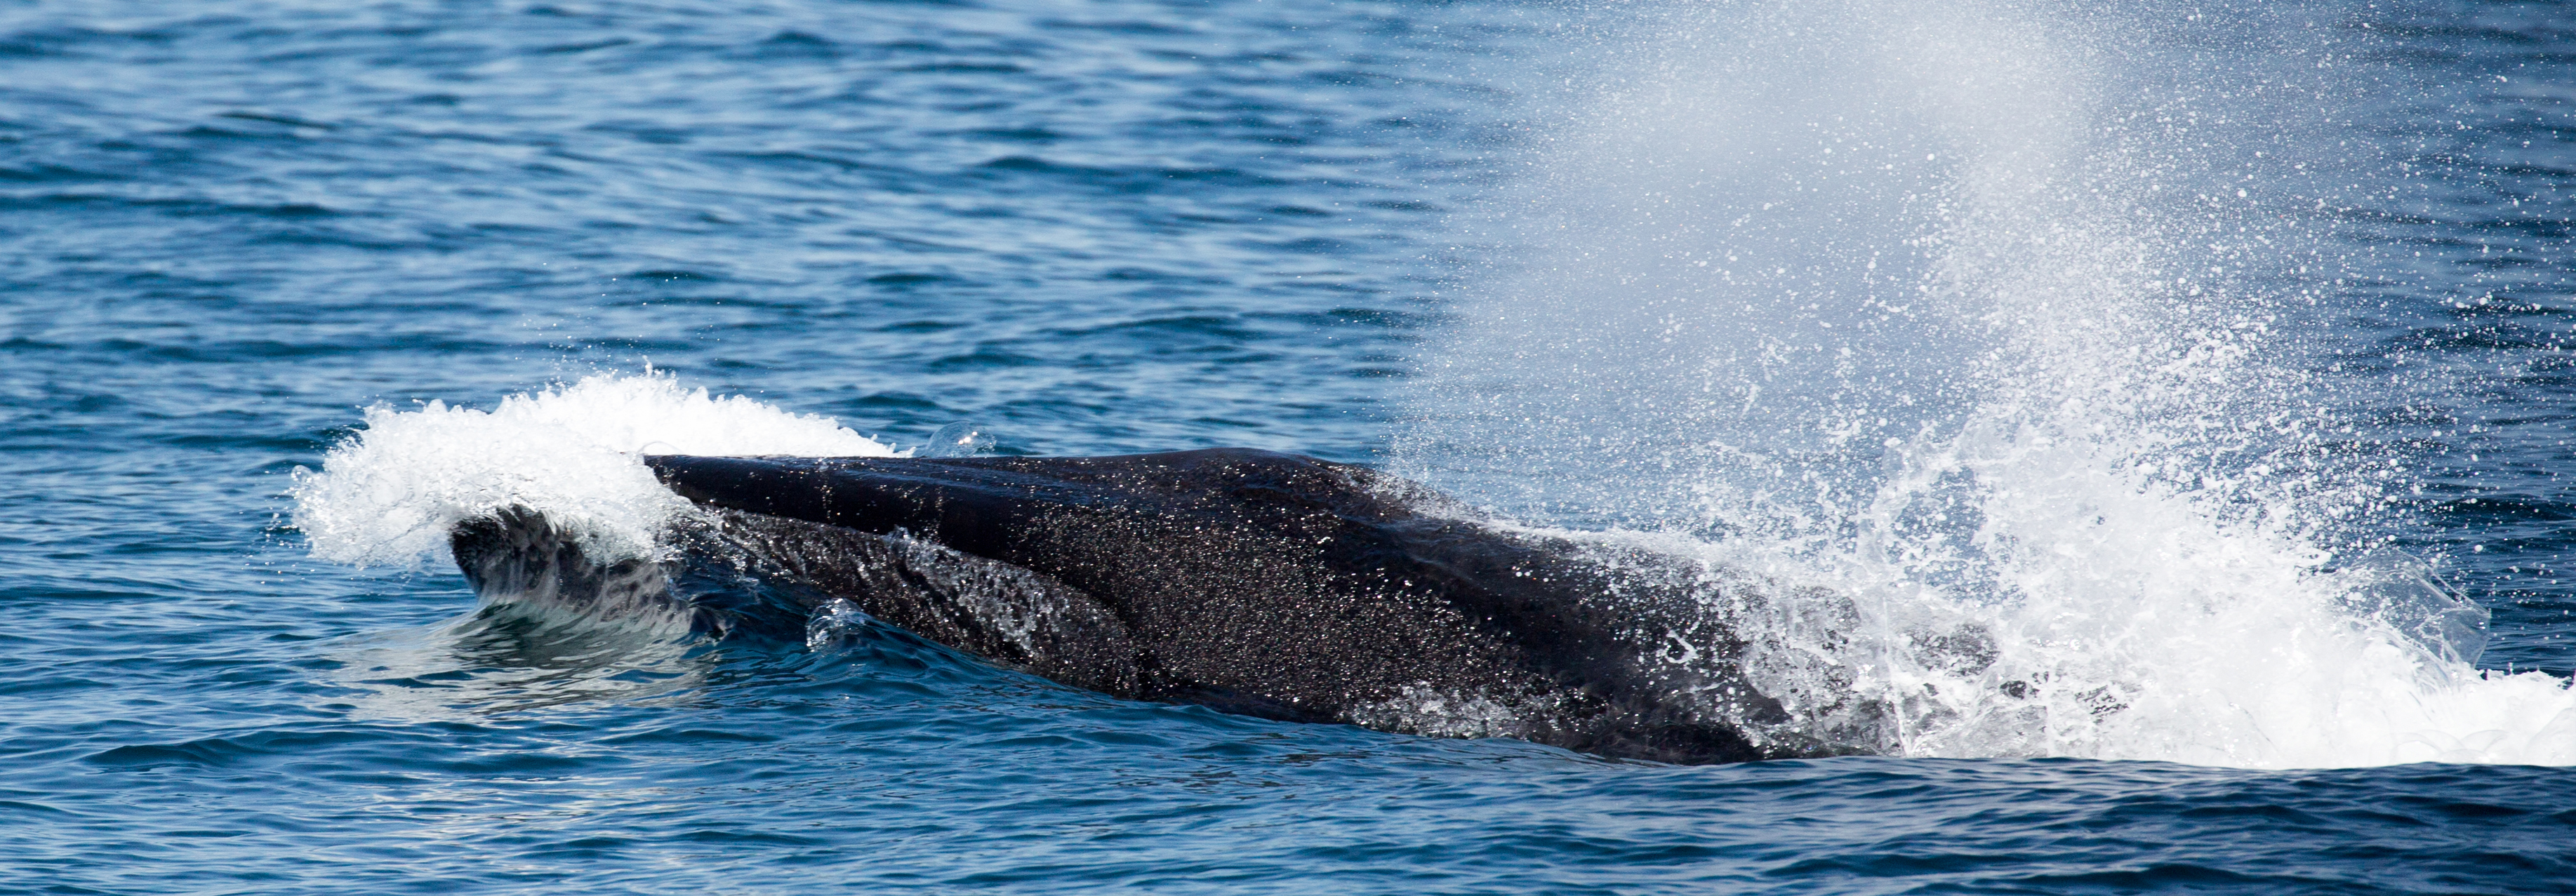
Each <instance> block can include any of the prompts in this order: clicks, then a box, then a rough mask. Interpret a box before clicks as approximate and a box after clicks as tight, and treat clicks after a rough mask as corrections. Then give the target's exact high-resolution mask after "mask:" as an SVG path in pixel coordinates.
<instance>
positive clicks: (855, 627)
mask: <svg viewBox="0 0 2576 896" xmlns="http://www.w3.org/2000/svg"><path fill="white" fill-rule="evenodd" d="M875 622H876V617H873V616H870V615H868V614H867V611H865V610H861V609H859V605H858V604H854V603H851V602H849V601H848V600H846V599H844V598H838V597H835V598H833V599H832V600H831V602H829V603H826V604H824V605H822V606H819V607H816V608H814V615H813V616H811V617H808V618H807V619H806V620H805V649H807V650H810V651H813V652H815V653H823V652H826V651H833V650H843V649H847V648H848V647H849V646H850V645H851V644H853V643H855V642H856V641H857V640H858V638H859V635H860V634H861V632H863V631H865V630H866V629H867V627H868V626H869V625H871V624H873V623H875Z"/></svg>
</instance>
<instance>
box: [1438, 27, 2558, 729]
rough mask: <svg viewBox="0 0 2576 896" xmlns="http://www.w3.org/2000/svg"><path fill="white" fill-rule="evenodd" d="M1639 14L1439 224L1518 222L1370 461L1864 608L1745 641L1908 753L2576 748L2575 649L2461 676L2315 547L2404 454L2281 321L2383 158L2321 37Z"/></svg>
mask: <svg viewBox="0 0 2576 896" xmlns="http://www.w3.org/2000/svg"><path fill="white" fill-rule="evenodd" d="M1632 9H1633V12H1632V14H1633V15H1634V17H1635V19H1636V21H1635V22H1634V23H1633V26H1634V27H1633V28H1631V29H1630V30H1629V31H1628V32H1626V33H1620V34H1613V35H1610V36H1608V37H1605V38H1603V39H1602V42H1601V43H1600V44H1599V45H1598V46H1600V47H1603V48H1607V50H1608V54H1607V56H1606V57H1605V58H1604V59H1603V60H1602V61H1601V71H1600V72H1598V73H1597V74H1596V75H1594V76H1592V77H1591V78H1589V79H1588V83H1591V84H1594V85H1597V87H1598V89H1597V90H1594V91H1591V92H1588V93H1582V94H1581V95H1572V96H1568V97H1566V98H1565V99H1566V100H1567V103H1566V110H1565V112H1564V114H1563V116H1562V119H1561V121H1559V122H1558V123H1556V124H1554V125H1553V126H1547V127H1542V128H1541V133H1539V134H1538V136H1537V138H1536V139H1533V140H1532V141H1531V145H1532V146H1534V147H1536V149H1535V150H1534V151H1533V152H1532V157H1531V159H1530V162H1531V164H1530V167H1529V172H1530V174H1531V175H1532V176H1531V177H1530V178H1529V185H1528V186H1527V187H1525V188H1523V189H1522V192H1521V193H1519V194H1507V195H1504V196H1500V197H1498V198H1497V199H1496V200H1495V201H1494V203H1493V207H1494V208H1495V209H1496V210H1497V211H1498V212H1500V213H1498V214H1494V215H1492V216H1491V220H1489V221H1487V222H1484V223H1482V224H1479V223H1478V222H1475V221H1468V222H1465V224H1466V226H1468V227H1469V228H1470V229H1471V230H1473V229H1476V228H1479V227H1481V228H1482V230H1483V232H1482V233H1481V234H1479V235H1478V238H1479V239H1482V240H1487V241H1490V242H1493V243H1496V244H1500V245H1505V246H1509V247H1511V251H1510V252H1509V253H1507V254H1506V255H1505V256H1504V257H1502V258H1501V259H1500V260H1498V261H1497V263H1496V265H1495V267H1494V270H1493V271H1491V272H1489V274H1488V275H1487V276H1486V277H1484V278H1482V280H1481V282H1478V283H1476V284H1475V285H1474V287H1473V288H1472V290H1471V294H1470V295H1467V296H1465V297H1463V298H1462V300H1461V301H1460V302H1459V303H1458V309H1459V312H1460V316H1461V318H1462V319H1463V320H1464V321H1466V324H1467V325H1466V327H1464V328H1463V332H1462V333H1461V334H1459V335H1458V336H1457V337H1456V338H1454V339H1452V340H1450V341H1449V343H1448V344H1446V345H1442V346H1438V347H1437V348H1438V351H1439V356H1438V357H1437V358H1435V360H1434V362H1433V363H1432V364H1430V365H1429V370H1428V372H1429V373H1430V376H1428V377H1425V378H1424V379H1423V380H1421V381H1420V386H1419V388H1420V389H1421V392H1420V393H1418V395H1417V396H1416V397H1417V401H1416V405H1417V409H1418V411H1419V413H1420V414H1421V419H1422V422H1421V424H1420V425H1419V426H1418V427H1417V431H1416V432H1414V433H1411V434H1408V435H1407V436H1406V437H1405V441H1404V442H1403V443H1402V444H1401V445H1400V446H1399V457H1398V469H1399V470H1400V471H1401V472H1406V473H1410V474H1413V475H1415V476H1417V477H1420V478H1425V479H1428V480H1430V481H1432V482H1433V484H1435V485H1440V486H1444V487H1447V488H1450V489H1453V490H1455V491H1458V492H1461V493H1464V494H1465V495H1467V496H1469V497H1471V498H1474V499H1477V500H1481V501H1484V502H1487V503H1490V504H1494V505H1496V506H1498V507H1499V508H1500V509H1502V510H1503V511H1504V512H1506V513H1509V514H1512V515H1514V516H1520V517H1523V518H1529V519H1536V520H1548V521H1568V520H1570V521H1573V522H1576V523H1578V524H1580V525H1583V526H1586V527H1589V526H1591V525H1592V524H1593V523H1594V522H1596V521H1600V520H1611V521H1623V522H1627V523H1629V524H1632V525H1641V526H1664V527H1669V528H1671V529H1675V530H1680V531H1686V532H1689V533H1691V534H1694V535H1697V536H1700V537H1702V538H1703V539H1705V544H1704V545H1702V546H1701V547H1700V548H1698V550H1703V551H1705V552H1706V553H1708V554H1709V555H1710V556H1711V557H1712V558H1713V559H1721V560H1724V561H1726V562H1728V563H1730V564H1733V565H1735V566H1738V567H1740V568H1744V569H1746V570H1749V571H1750V572H1752V573H1753V574H1754V575H1756V576H1757V577H1760V578H1763V579H1766V580H1768V581H1770V582H1772V583H1775V585H1776V586H1777V588H1778V593H1779V594H1781V595H1796V594H1801V593H1807V594H1815V593H1818V592H1802V591H1800V589H1801V588H1803V587H1807V586H1814V587H1817V588H1821V589H1824V593H1830V594H1834V595H1840V596H1841V598H1847V599H1849V600H1851V601H1853V609H1854V611H1855V612H1856V614H1857V620H1858V621H1857V622H1856V623H1854V622H1851V621H1849V620H1847V619H1845V618H1843V617H1840V616H1837V615H1832V614H1826V615H1824V616H1818V615H1817V614H1814V613H1807V614H1806V615H1803V616H1802V615H1801V612H1802V611H1803V610H1812V609H1814V608H1812V607H1810V608H1798V607H1789V608H1785V609H1784V610H1783V611H1782V615H1781V617H1780V618H1779V619H1776V620H1771V621H1769V622H1767V623H1761V624H1760V625H1763V626H1767V629H1766V630H1760V631H1748V632H1746V633H1745V634H1746V636H1747V640H1748V641H1749V642H1751V643H1753V644H1755V645H1756V647H1755V649H1756V652H1757V654H1758V655H1757V656H1755V657H1753V658H1752V660H1753V662H1752V663H1751V667H1752V668H1753V669H1754V670H1755V673H1756V674H1757V675H1758V676H1761V677H1763V680H1761V681H1758V682H1757V684H1758V685H1760V686H1762V687H1763V688H1764V689H1765V690H1766V692H1767V693H1770V694H1771V695H1772V696H1775V697H1781V698H1783V702H1784V703H1787V704H1789V705H1790V706H1791V709H1792V711H1793V712H1799V713H1804V714H1805V715H1804V717H1802V718H1801V719H1799V720H1798V721H1797V722H1795V723H1793V725H1792V726H1790V727H1792V728H1797V727H1800V726H1803V728H1804V731H1803V732H1799V731H1789V732H1782V733H1806V734H1810V735H1814V736H1824V737H1840V736H1842V733H1843V732H1846V731H1849V730H1851V729H1850V728H1849V727H1848V725H1849V723H1850V722H1851V720H1852V719H1854V718H1871V716H1869V715H1868V714H1866V713H1858V714H1855V713H1854V712H1853V705H1854V702H1855V701H1860V702H1865V703H1870V704H1873V705H1877V706H1883V707H1887V708H1889V709H1890V710H1891V712H1892V718H1893V719H1894V720H1895V723H1896V725H1897V726H1898V728H1899V730H1898V731H1897V732H1896V735H1895V737H1894V742H1895V744H1896V745H1897V748H1898V749H1899V750H1900V751H1902V752H1904V753H1907V754H1909V755H1924V756H2083V757H2096V758H2113V759H2159V760H2169V761H2180V762H2191V763H2200V764H2209V765H2224V766H2242V767H2318V766H2351V765H2376V764H2386V763H2397V762H2412V761H2458V762H2518V763H2552V764H2564V763H2576V692H2571V691H2570V690H2569V688H2568V686H2567V684H2566V683H2565V682H2564V681H2563V680H2560V679H2555V678H2552V677H2549V676H2546V675H2538V674H2525V675H2514V676H2506V675H2500V674H2496V673H2482V672H2480V671H2478V670H2476V669H2475V668H2473V667H2472V665H2471V661H2472V660H2471V658H2472V657H2473V655H2474V653H2475V645H2474V643H2473V642H2475V641H2477V640H2478V636H2477V635H2476V634H2475V633H2474V632H2473V631H2471V632H2468V633H2461V632H2452V633H2450V634H2448V635H2445V634H2442V633H2440V632H2438V631H2433V630H2432V629H2428V628H2427V627H2426V625H2425V624H2424V623H2425V621H2426V620H2427V619H2428V618H2432V617H2438V616H2440V615H2441V614H2443V613H2447V612H2449V611H2450V610H2451V609H2455V608H2449V607H2445V606H2442V605H2440V601H2443V600H2447V598H2442V597H2440V596H2439V592H2438V591H2436V590H2431V589H2427V588H2424V587H2422V586H2420V585H2409V584H2407V582H2406V581H2405V580H2407V579H2409V578H2416V579H2418V580H2419V581H2420V574H2421V572H2422V570H2421V569H2420V568H2418V569H2414V570H2409V569H2407V568H2406V564H2404V563H2402V562H2401V563H2398V564H2396V565H2395V566H2392V567H2382V568H2372V567H2369V566H2367V565H2361V566H2356V565H2352V564H2349V563H2347V562H2346V561H2347V558H2344V557H2340V556H2337V553H2338V552H2342V551H2347V550H2356V548H2355V547H2354V546H2355V545H2366V543H2367V540H2368V539H2367V538H2366V537H2365V535H2364V534H2363V533H2367V532H2370V531H2373V529H2372V527H2373V526H2374V525H2381V524H2384V523H2387V522H2389V519H2390V518H2382V519H2381V520H2379V522H2377V523H2374V522H2372V519H2373V518H2372V514H2374V513H2382V512H2384V508H2386V507H2387V506H2388V504H2387V502H2386V499H2387V497H2388V496H2390V495H2391V494H2392V493H2393V492H2400V491H2402V490H2403V489H2404V488H2406V487H2407V486H2409V485H2411V484H2412V483H2409V482H2407V481H2405V472H2404V471H2405V470H2406V469H2407V466H2406V465H2405V464H2404V463H2403V460H2404V458H2402V457H2401V456H2398V455H2397V454H2395V453H2394V452H2389V453H2383V454H2370V453H2367V451H2366V450H2364V449H2365V448H2366V446H2367V445H2368V443H2369V433H2368V431H2367V428H2366V426H2362V427H2356V424H2357V423H2361V422H2362V421H2366V420H2367V419H2368V415H2367V413H2365V412H2358V411H2355V410H2353V409H2352V404H2359V405H2361V406H2363V407H2365V408H2366V407H2367V406H2368V404H2369V400H2365V401H2359V402H2354V403H2352V404H2345V403H2341V402H2342V401H2343V399H2338V398H2337V397H2336V396H2334V395H2333V394H2331V391H2332V388H2334V386H2333V384H2332V382H2331V381H2330V380H2329V379H2328V378H2326V377H2324V376H2322V374H2321V373H2320V371H2321V370H2322V369H2324V368H2326V367H2328V365H2330V364H2332V363H2333V358H2332V352H2333V351H2335V350H2336V349H2337V348H2339V347H2337V346H2333V345H2331V344H2328V345H2326V346H2325V348H2324V350H2316V348H2317V347H2316V346H2311V345H2303V344H2301V342H2300V340H2301V339H2302V338H2306V339H2315V340H2323V339H2327V338H2328V337H2325V336H2320V335H2318V334H2319V333H2320V332H2322V331H2323V329H2324V327H2326V326H2327V325H2328V324H2326V323H2318V321H2331V320H2332V319H2333V316H2332V315H2331V314H2324V315H2319V314H2315V313H2314V312H2311V311H2309V310H2308V309H2311V308H2314V307H2318V306H2320V305H2328V306H2330V305H2331V304H2332V303H2333V302H2334V301H2336V300H2337V298H2338V297H2339V296H2341V295H2342V290H2341V288H2340V287H2339V286H2338V284H2337V283H2336V282H2335V281H2334V280H2333V279H2332V278H2333V277H2335V276H2339V273H2337V272H2339V271H2340V270H2341V269H2342V268H2341V266H2342V265H2344V264H2345V263H2346V262H2345V260H2344V259H2341V258H2338V257H2334V256H2332V255H2330V254H2327V249H2326V248H2321V247H2332V246H2333V245H2335V244H2333V243H2332V242H2331V241H2330V239H2329V237H2330V232H2329V231H2328V230H2327V228H2329V227H2330V226H2331V225H2330V223H2327V222H2324V221H2322V220H2321V218H2322V216H2320V217H2309V216H2307V215H2306V214H2305V213H2304V212H2301V211H2299V210H2300V209H2303V208H2306V207H2311V206H2313V207H2317V208H2326V207H2329V206H2331V205H2332V204H2335V203H2336V202H2338V201H2340V200H2338V198H2337V196H2336V195H2335V194H2333V193H2331V192H2324V191H2331V190H2334V189H2341V188H2342V187H2341V186H2340V185H2341V184H2345V183H2353V182H2363V181H2369V180H2371V179H2372V178H2373V177H2374V176H2375V175H2373V174H2371V173H2369V168H2370V166H2371V165H2373V164H2377V163H2378V162H2379V161H2380V160H2375V159H2372V158H2367V157H2359V156H2356V155H2353V153H2357V152H2359V151H2358V150H2353V149H2349V147H2355V146H2365V145H2367V144H2368V141H2367V140H2357V139H2354V138H2355V137H2356V135H2354V134H2351V133H2347V132H2340V131H2337V130H2335V128H2338V127H2342V125H2340V124H2336V123H2337V122H2343V121H2347V120H2349V118H2350V117H2349V116H2342V115H2339V114H2336V113H2337V110H2335V109H2334V108H2332V106H2331V105H2330V103H2331V102H2332V100H2331V98H2332V97H2335V96H2340V95H2344V92H2345V88H2346V86H2347V85H2339V84H2336V83H2332V82H2324V81H2319V80H2317V79H2319V78H2324V77H2328V76H2327V75H2320V74H2315V73H2316V72H2322V71H2324V70H2323V69H2317V68H2314V67H2313V66H2311V65H2310V63H2309V62H2308V61H2307V60H2308V59H2309V57H2308V56H2305V55H2301V54H2303V53H2305V54H2313V53H2317V52H2322V50H2321V48H2322V47H2325V46H2328V45H2330V44H2332V42H2333V41H2339V40H2342V39H2343V37H2342V36H2341V35H2339V34H2338V33H2334V32H2331V31H2321V30H2311V29H2315V28H2323V27H2324V26H2312V25H2310V24H2308V23H2309V22H2310V21H2312V20H2311V18H2310V17H2307V16H2305V15H2304V14H2292V13H2286V12H2284V13H2278V14H2275V13H2272V12H2267V11H2266V8H2264V7H2262V6H2260V5H2255V4H2246V5H2243V6H2241V7H2239V8H2236V9H2232V10H2219V11H2215V12H2212V13H2211V14H2210V15H2208V16H2207V17H2205V18H2206V21H2203V19H2204V17H2202V16H2199V15H2194V16H2192V17H2191V21H2192V22H2194V23H2196V24H2193V25H2191V26H2189V27H2188V28H2187V29H2186V30H2185V31H2175V30H2173V29H2174V28H2176V27H2181V26H2179V25H2177V23H2175V22H2170V21H2165V20H2162V19H2159V18H2157V16H2158V15H2160V13H2158V12H2155V11H2153V9H2152V8H2142V9H2141V10H2131V9H2128V8H2123V7H2117V6H2102V5H2099V4H2095V5H2089V6H2081V7H2079V6H2070V5H2065V4H2052V3H2045V2H2024V0H1959V2H1952V3H1941V4H1920V3H1912V2H1903V0H1817V2H1796V3H1792V2H1766V0H1753V2H1745V3H1732V4H1692V3H1673V4H1654V3H1648V4H1638V5H1636V6H1635V7H1633V8H1632ZM2185 33H2187V34H2189V35H2190V37H2189V38H2188V39H2182V38H2177V37H2174V36H2173V35H2176V34H2185ZM1576 80H1580V79H1576ZM2309 172H2338V175H2337V178H2335V179H2318V178H2313V177H2309V176H2308V175H2307V173H2309ZM2342 172H2361V173H2359V174H2354V175H2353V176H2351V177H2350V178H2349V179H2348V180H2347V179H2342V177H2343V175H2342V174H2341V173H2342ZM2329 181H2331V182H2329ZM2354 189H2358V188H2354ZM2335 251H2342V250H2335ZM2317 271H2325V272H2327V273H2323V274H2319V273H2316V272H2317ZM2302 314H2306V315H2309V319H2308V323H2307V324H2304V326H2306V327H2307V329H2304V330H2302V329H2299V327H2300V326H2303V325H2302V324H2301V323H2300V315H2302ZM2390 385H2395V384H2391V383H2373V384H2370V385H2369V386H2368V387H2367V388H2372V389H2378V390H2383V391H2384V390H2385V389H2386V388H2387V387H2388V386H2390ZM2371 400H2379V399H2375V398H2374V399H2371ZM2357 429H2358V431H2357ZM2356 446H2363V447H2361V448H2357V447H2356ZM1487 471H1491V472H1490V473H1489V472H1487ZM2395 525H2397V526H2404V525H2407V523H2406V522H2405V521H2404V520H2402V519H2399V520H2395ZM2382 528H2383V529H2384V528H2385V526H2382ZM2410 589H2412V590H2411V592H2410ZM2427 601H2431V602H2432V603H2426V602H2427ZM1819 619H1821V620H1822V621H1823V622H1824V623H1825V624H1822V625H1820V624H1818V621H1819ZM1962 624H1967V625H1972V626H1974V627H1978V628H1982V629H1983V630H1985V631H1986V632H1988V633H1989V634H1990V635H1991V642H1990V643H1988V642H1985V641H1977V642H1976V643H1962V642H1956V641H1953V642H1949V643H1946V644H1945V643H1943V641H1942V638H1943V636H1944V633H1949V632H1956V631H1958V630H1959V626H1961V625H1962ZM2434 628H2439V626H2435V627H2434ZM2455 628H2456V627H2455ZM1981 651H1982V652H1985V653H1986V654H1988V655H1985V656H1979V657H1971V656H1967V655H1965V654H1969V653H1979V652H1981Z"/></svg>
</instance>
